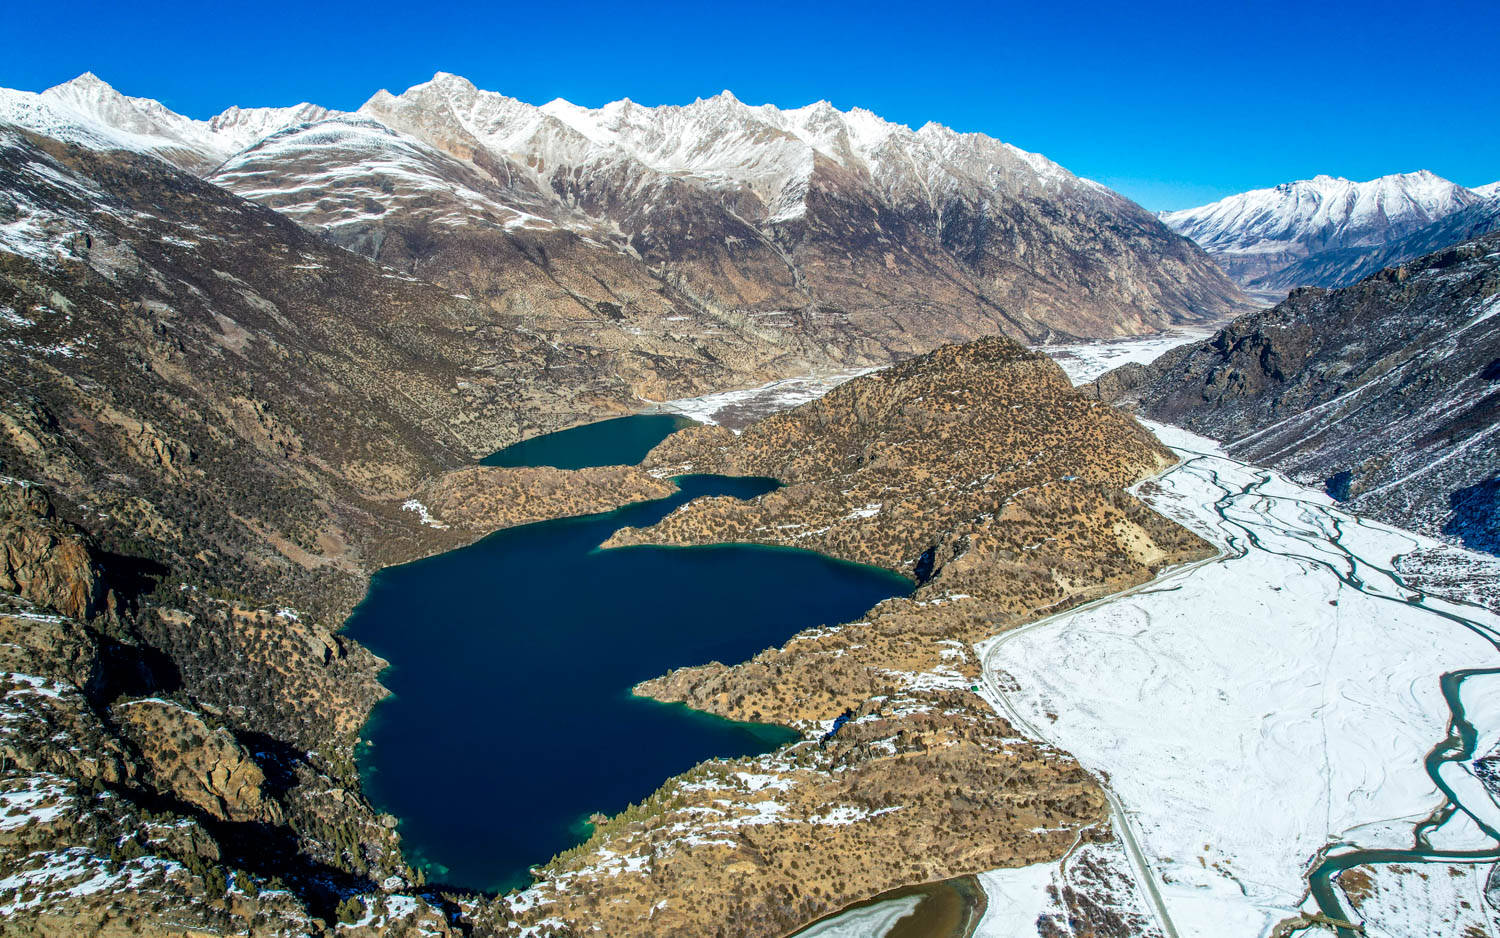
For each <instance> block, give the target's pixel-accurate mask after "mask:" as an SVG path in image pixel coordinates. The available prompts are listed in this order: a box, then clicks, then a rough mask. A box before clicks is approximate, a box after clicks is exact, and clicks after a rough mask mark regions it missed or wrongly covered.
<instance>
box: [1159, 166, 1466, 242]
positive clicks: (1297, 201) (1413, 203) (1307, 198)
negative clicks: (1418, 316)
mask: <svg viewBox="0 0 1500 938" xmlns="http://www.w3.org/2000/svg"><path fill="white" fill-rule="evenodd" d="M1482 198H1484V196H1483V195H1482V194H1480V193H1477V192H1476V190H1471V189H1465V188H1464V187H1463V186H1460V185H1458V184H1457V183H1454V182H1449V181H1448V180H1446V179H1443V178H1442V177H1440V176H1436V175H1434V174H1432V173H1430V172H1428V171H1427V170H1419V171H1417V172H1414V173H1401V174H1396V175H1391V176H1381V177H1380V178H1378V179H1371V180H1370V181H1368V182H1353V181H1351V180H1348V179H1344V178H1342V177H1333V176H1316V177H1314V178H1312V179H1301V180H1298V181H1296V182H1287V183H1282V184H1281V185H1279V186H1274V187H1272V188H1270V189H1253V190H1251V191H1249V192H1242V193H1240V194H1239V195H1232V196H1229V197H1227V198H1224V199H1220V200H1219V201H1217V202H1213V203H1210V204H1208V205H1201V206H1198V207H1197V208H1188V209H1182V210H1181V211H1176V212H1162V213H1161V215H1160V218H1161V220H1162V221H1163V222H1165V223H1166V224H1167V226H1168V227H1170V228H1171V229H1172V230H1173V231H1176V232H1177V233H1178V234H1181V235H1184V236H1186V237H1188V238H1191V239H1192V240H1194V241H1196V242H1197V243H1198V244H1199V245H1200V246H1201V247H1203V248H1204V249H1205V250H1208V251H1209V252H1211V253H1216V254H1229V255H1254V254H1278V253H1281V252H1284V251H1297V250H1308V251H1310V250H1324V249H1326V248H1334V247H1359V246H1365V245H1372V244H1382V243H1384V242H1386V241H1388V240H1390V239H1391V238H1393V237H1400V236H1401V235H1404V234H1408V233H1410V232H1412V231H1415V230H1416V229H1418V228H1421V227H1422V226H1424V225H1427V224H1430V223H1431V222H1434V221H1437V220H1438V219H1439V218H1442V217H1444V216H1446V215H1449V214H1451V213H1453V212H1456V211H1458V210H1459V209H1462V208H1465V207H1467V206H1469V205H1472V204H1474V203H1476V202H1478V201H1480V200H1481V199H1482Z"/></svg>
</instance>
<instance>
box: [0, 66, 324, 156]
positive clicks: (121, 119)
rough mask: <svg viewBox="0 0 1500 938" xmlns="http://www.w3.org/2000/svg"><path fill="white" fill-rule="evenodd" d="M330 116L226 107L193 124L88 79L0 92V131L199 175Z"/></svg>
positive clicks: (311, 109)
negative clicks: (123, 154)
mask: <svg viewBox="0 0 1500 938" xmlns="http://www.w3.org/2000/svg"><path fill="white" fill-rule="evenodd" d="M332 113H333V112H331V111H329V110H328V109H327V108H322V107H318V106H316V105H312V104H307V103H303V104H298V105H294V106H292V107H284V108H275V107H258V108H238V107H231V108H229V109H228V110H226V111H224V112H223V113H222V114H218V115H216V116H214V117H212V118H210V119H209V120H206V121H203V120H195V119H193V118H191V117H186V116H184V115H182V114H178V113H177V112H175V111H173V110H171V109H170V108H168V107H167V106H166V105H164V104H162V103H161V102H159V101H155V100H152V99H151V98H133V97H130V96H128V95H124V94H121V93H120V92H119V91H116V90H115V89H114V88H113V87H112V86H111V85H110V84H109V83H108V82H106V81H104V80H103V79H101V78H100V77H99V76H97V75H95V74H94V73H93V72H84V73H83V74H82V75H79V76H78V77H77V78H74V79H72V80H70V81H65V82H63V83H62V84H60V85H55V86H53V87H51V88H48V89H47V90H45V91H42V92H39V93H33V92H29V91H12V90H9V89H0V123H10V124H14V125H16V126H19V127H25V128H27V129H28V130H33V131H35V132H37V133H42V134H46V135H47V136H50V137H54V138H57V139H60V140H67V141H70V142H73V143H78V144H81V145H83V146H89V147H96V148H105V149H120V150H133V151H136V152H140V153H149V154H151V155H153V156H157V157H160V158H161V159H164V160H166V161H167V162H169V163H173V164H175V165H177V166H179V167H182V168H184V169H188V170H191V171H193V172H198V173H202V172H206V171H208V170H209V169H211V168H213V167H214V166H216V165H218V164H219V163H221V162H223V161H224V160H225V159H227V158H228V157H229V156H230V155H231V154H233V153H235V152H237V151H239V150H241V149H244V148H245V147H247V146H249V145H251V144H252V143H255V142H256V141H258V140H260V139H262V138H264V137H266V136H269V135H270V134H273V133H275V132H277V131H279V130H282V129H284V128H286V127H290V126H294V125H296V124H300V123H305V122H307V121H316V120H323V119H324V118H327V117H329V116H330V115H331V114H332Z"/></svg>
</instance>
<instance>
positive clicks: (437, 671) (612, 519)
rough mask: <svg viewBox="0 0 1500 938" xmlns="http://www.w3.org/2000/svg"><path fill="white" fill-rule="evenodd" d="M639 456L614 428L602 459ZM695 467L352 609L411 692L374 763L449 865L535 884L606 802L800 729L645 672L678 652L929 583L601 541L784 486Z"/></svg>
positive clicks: (382, 722) (427, 567)
mask: <svg viewBox="0 0 1500 938" xmlns="http://www.w3.org/2000/svg"><path fill="white" fill-rule="evenodd" d="M632 419H636V418H632ZM639 419H642V420H646V419H652V420H654V418H639ZM610 422H611V423H614V422H615V421H610ZM581 429H586V428H581ZM575 432H576V431H572V430H569V431H564V433H563V434H558V435H559V436H562V435H565V434H569V433H575ZM611 432H614V431H613V430H612V431H611ZM625 436H626V437H628V438H630V439H638V437H635V436H633V434H632V433H627V434H625ZM533 442H534V441H533ZM570 445H571V444H570ZM619 455H620V453H619V451H614V450H610V449H609V448H608V447H601V448H600V450H599V451H598V452H597V453H596V457H595V460H594V463H596V464H600V465H607V464H611V463H619V462H624V461H625V460H623V459H621V458H618V457H619ZM676 481H677V483H678V485H679V487H680V490H679V491H678V492H677V493H676V494H675V495H673V496H671V497H669V498H665V499H661V500H658V501H654V502H645V503H641V504H638V505H631V506H628V507H626V508H622V509H620V510H619V511H614V512H610V513H607V514H599V515H588V516H584V517H578V518H566V519H561V520H558V521H547V522H542V523H540V524H532V525H526V526H524V527H519V528H511V529H508V530H504V531H498V532H496V533H494V534H492V535H490V536H489V537H486V538H485V539H484V540H482V541H479V542H478V543H476V544H473V545H471V546H469V547H465V548H462V549H460V550H455V551H450V552H448V553H446V554H440V555H438V556H435V557H429V558H427V559H425V560H419V561H416V562H415V563H410V564H406V565H404V566H400V567H391V568H388V569H385V570H382V571H380V572H379V573H377V574H376V575H375V576H374V578H373V579H372V580H371V583H370V591H369V593H368V594H367V595H366V597H365V599H364V601H363V602H362V603H361V604H360V605H359V607H358V608H357V609H355V610H354V613H353V614H352V615H351V616H350V618H349V621H348V623H347V625H346V628H347V630H348V632H349V634H350V635H351V636H352V637H353V638H355V639H357V640H358V641H360V642H362V643H364V644H365V645H367V646H368V647H369V648H370V649H371V650H372V651H374V652H375V653H376V654H378V655H380V656H381V657H383V658H385V659H386V660H387V661H389V662H391V667H390V669H389V670H387V671H386V672H385V673H384V674H383V675H382V678H381V680H382V683H384V684H385V686H386V687H388V688H390V690H391V691H392V692H393V696H392V697H390V698H388V699H387V700H385V701H383V702H382V703H381V704H380V705H379V706H377V707H376V709H375V712H374V714H373V715H372V717H371V720H370V722H369V723H368V724H367V725H366V726H365V729H364V732H363V736H364V738H365V739H366V740H367V741H368V745H365V746H361V747H360V748H359V753H358V755H359V760H360V769H361V774H362V776H363V779H364V785H365V791H366V793H367V794H368V795H369V797H370V799H371V801H372V802H373V803H374V804H375V805H376V806H377V807H378V808H380V809H381V810H382V811H387V812H389V813H391V814H394V815H395V816H396V817H397V818H399V819H400V821H401V828H400V829H401V834H402V838H403V846H404V848H405V850H406V853H407V856H408V858H409V859H411V860H412V862H414V863H416V864H418V865H420V866H423V867H425V868H426V869H427V870H428V875H429V878H431V879H432V880H434V881H440V882H445V883H449V884H452V885H457V886H467V887H470V888H474V889H483V890H494V891H504V890H507V889H510V888H514V887H521V886H525V885H526V884H528V883H529V882H530V879H531V877H530V875H529V873H528V872H527V870H528V867H530V866H531V865H533V864H537V863H545V862H546V861H547V860H548V859H550V858H551V857H552V856H553V855H554V854H556V853H559V852H561V851H563V850H566V849H568V848H570V847H573V846H576V845H577V844H578V843H580V842H582V841H583V840H584V839H586V837H587V834H588V828H587V825H586V824H585V823H584V821H585V819H586V818H587V817H588V816H589V815H590V814H592V813H593V812H595V811H599V812H603V813H605V814H613V813H617V812H619V811H620V810H622V809H624V808H625V807H626V806H627V805H628V804H630V803H631V802H636V801H640V800H641V799H643V798H645V797H646V796H647V795H649V794H650V793H651V792H653V791H655V790H656V788H657V787H658V786H660V785H661V784H662V783H663V782H665V781H666V780H667V779H668V778H669V777H671V776H673V775H676V774H678V773H681V772H684V771H686V770H687V769H689V768H691V767H692V766H694V765H696V764H697V763H699V762H701V761H703V760H705V759H710V758H715V757H735V756H745V755H752V754H758V753H762V752H767V751H770V750H772V749H774V748H776V747H777V746H779V745H781V744H783V743H785V742H788V741H790V740H792V739H795V738H796V734H794V733H792V732H791V731H790V730H787V729H784V728H781V727H775V726H763V725H755V724H744V723H734V722H731V721H728V720H722V719H719V718H717V717H713V716H709V715H707V714H702V713H698V712H695V711H692V710H689V709H688V708H687V707H684V706H682V705H675V704H674V705H667V704H661V703H657V702H655V701H652V700H646V699H642V698H638V697H635V696H634V695H632V694H631V692H630V689H631V688H632V687H633V686H634V685H635V684H637V683H638V682H640V681H642V680H645V679H647V678H651V677H655V676H657V675H660V674H662V673H664V672H666V671H667V670H669V669H671V668H674V667H680V666H683V665H691V664H703V663H705V662H708V661H713V660H719V661H724V662H737V661H743V660H745V659H747V658H750V657H752V656H754V655H755V654H756V653H757V652H759V651H761V650H763V649H765V648H767V647H770V646H773V645H780V644H781V643H783V642H785V641H786V640H787V639H788V638H790V637H791V636H792V635H793V634H795V633H796V632H798V631H800V630H801V629H804V628H809V627H812V626H816V625H824V624H834V623H838V622H846V621H850V620H852V619H856V618H858V617H860V616H861V615H863V614H864V612H865V611H866V610H867V609H869V608H870V607H871V606H873V605H875V604H876V603H877V602H880V601H881V600H884V599H887V598H889V597H891V596H897V595H904V594H906V593H908V592H910V590H911V588H912V584H911V582H910V581H908V580H906V579H905V578H903V577H900V576H897V575H895V574H892V573H889V572H887V571H884V570H880V569H877V568H874V567H865V566H860V565H857V564H851V563H845V562H843V561H839V560H834V559H832V558H830V557H826V556H823V555H822V554H815V553H812V552H809V551H799V550H790V549H786V548H771V547H756V546H748V545H721V546H713V547H693V548H679V547H626V548H620V549H616V550H607V551H604V550H599V549H598V545H599V544H600V543H602V542H603V541H604V540H605V539H607V538H608V537H609V535H610V534H612V533H613V532H614V531H615V530H616V529H618V528H620V527H622V526H625V525H636V526H644V525H649V524H654V523H655V522H656V521H658V520H660V519H661V518H663V517H665V516H666V515H667V514H668V513H670V512H671V511H673V510H675V509H676V508H677V507H678V506H679V505H682V504H685V503H686V502H688V501H690V500H692V499H693V498H697V497H702V496H708V495H727V496H732V497H736V498H752V497H754V496H756V495H759V494H762V493H764V492H768V491H770V490H772V489H773V488H775V487H776V483H775V482H774V481H773V480H770V479H753V478H727V477H724V476H683V477H681V478H679V479H677V480H676ZM828 716H830V717H832V716H834V714H833V713H830V714H828Z"/></svg>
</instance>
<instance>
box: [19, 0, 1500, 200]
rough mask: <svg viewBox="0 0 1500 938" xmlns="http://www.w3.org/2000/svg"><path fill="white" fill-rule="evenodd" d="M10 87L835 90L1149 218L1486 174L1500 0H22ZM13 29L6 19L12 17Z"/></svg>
mask: <svg viewBox="0 0 1500 938" xmlns="http://www.w3.org/2000/svg"><path fill="white" fill-rule="evenodd" d="M26 19H27V20H28V21H29V22H28V23H26V24H25V26H24V28H23V29H22V32H21V33H20V34H18V35H14V36H13V37H12V40H11V42H9V43H7V48H6V55H5V56H4V58H3V59H0V85H3V86H6V87H11V88H24V89H28V90H33V91H35V90H41V89H42V88H45V87H47V86H49V85H52V84H56V83H57V82H60V81H65V80H67V79H68V78H71V77H73V76H74V75H77V74H78V73H80V72H83V71H93V72H95V73H97V74H98V75H99V76H100V77H101V78H103V79H105V80H106V81H108V82H110V83H111V84H112V85H114V86H115V87H116V88H118V89H119V90H121V91H123V92H125V93H126V94H132V95H140V96H145V97H153V98H157V99H159V100H161V101H163V102H164V103H165V104H167V105H168V106H169V107H171V108H173V109H174V110H177V111H181V112H183V113H186V114H190V115H192V116H194V117H207V116H209V115H211V114H213V113H216V112H218V111H220V110H222V109H223V108H225V107H227V106H229V105H231V104H241V105H260V104H293V103H296V102H298V101H302V100H311V101H313V102H315V103H318V104H323V105H326V106H328V107H334V108H350V109H352V108H354V107H357V106H358V105H359V104H360V103H362V102H363V101H364V100H365V99H366V98H367V97H368V96H369V95H370V94H371V93H372V92H374V91H375V90H377V89H379V88H388V89H390V90H392V91H399V90H401V89H404V88H406V87H408V86H410V85H412V84H415V83H417V82H420V81H424V80H426V79H427V78H430V77H431V76H432V74H433V72H435V71H438V70H442V71H450V72H456V73H458V74H461V75H464V76H467V77H468V78H470V79H471V80H473V81H474V83H475V84H477V85H479V86H480V87H481V88H487V89H490V90H493V91H500V92H503V93H505V94H509V95H512V96H514V97H517V98H520V99H522V100H526V101H531V102H533V103H537V104H540V103H543V102H545V101H548V100H551V99H552V98H554V97H564V98H567V99H569V100H571V101H574V102H576V103H579V104H586V105H599V104H603V103H604V102H606V101H610V100H613V99H615V98H620V97H629V98H631V99H633V100H635V101H639V102H641V103H643V104H664V103H686V102H688V101H691V100H692V99H694V98H696V97H700V96H708V95H712V94H716V93H717V92H719V91H721V90H723V89H725V88H728V89H730V90H731V91H733V92H734V93H735V94H736V95H737V96H738V97H739V98H740V99H741V100H744V101H746V102H748V103H751V104H760V103H763V102H768V101H769V102H771V103H774V104H778V105H783V106H797V105H801V104H806V103H809V102H811V101H816V100H818V99H825V98H826V99H827V100H829V101H832V102H833V103H834V104H835V105H837V106H838V107H841V108H848V107H852V106H855V105H858V106H861V107H866V108H869V109H870V110H872V111H875V112H876V113H878V114H880V115H881V116H883V117H886V118H888V119H890V120H895V121H898V122H901V123H905V124H911V125H912V126H921V125H922V124H923V123H925V122H926V121H928V120H933V121H937V122H939V123H942V124H947V125H949V126H951V127H954V128H956V129H959V130H966V131H981V132H983V133H987V134H990V135H992V136H995V137H998V138H1000V139H1002V140H1005V141H1008V142H1010V143H1013V144H1015V145H1017V146H1020V147H1023V148H1025V149H1028V150H1036V151H1039V152H1041V153H1044V154H1046V155H1047V156H1049V157H1051V158H1052V159H1055V160H1057V161H1058V162H1060V163H1062V164H1063V165H1064V166H1067V167H1068V168H1069V169H1071V170H1073V171H1074V172H1077V173H1079V174H1081V175H1085V176H1089V177H1091V178H1094V179H1098V180H1100V181H1102V182H1104V183H1106V184H1108V185H1111V186H1113V187H1114V188H1116V189H1118V190H1120V191H1121V192H1123V193H1125V194H1126V195H1128V196H1130V197H1132V198H1134V199H1136V200H1137V201H1139V202H1141V203H1142V204H1143V205H1145V206H1146V207H1147V208H1151V209H1166V208H1183V207H1187V206H1190V205H1196V204H1199V203H1202V202H1206V201H1210V200H1212V199H1215V198H1219V197H1221V196H1224V195H1228V194H1230V193H1233V192H1238V191H1242V190H1244V189H1249V188H1256V187H1261V186H1267V185H1273V184H1275V183H1277V182H1282V181H1285V180H1289V179H1297V178H1306V177H1309V176H1313V175H1316V174H1317V173H1320V172H1326V173H1330V174H1333V175H1343V176H1349V177H1351V178H1355V179H1368V178H1371V177H1373V176H1379V175H1384V174H1386V173H1392V172H1406V171H1411V170H1415V169H1422V168H1425V169H1430V170H1432V171H1433V172H1436V173H1438V174H1439V175H1442V176H1446V177H1447V178H1449V179H1452V180H1454V181H1455V182H1459V183H1462V184H1464V185H1480V184H1483V183H1487V182H1493V181H1495V180H1497V179H1500V79H1497V78H1496V73H1495V70H1494V56H1495V54H1496V53H1495V48H1494V44H1495V40H1496V39H1497V37H1500V2H1496V0H1455V2H1449V3H1434V4H1428V5H1426V6H1423V5H1422V4H1421V3H1420V2H1419V0H1407V2H1404V3H1394V2H1386V0H1372V2H1365V3H1356V2H1345V3H1318V2H1302V3H1291V2H1280V0H1272V2H1262V3H1249V2H1238V0H1223V2H1218V3H1215V2H1213V0H1202V2H1196V3H1188V2H1160V3H1139V4H1127V3H1103V2H1097V3H1083V2H1077V3H1069V2H1063V0H1054V2H1047V0H1038V2H1034V3H1026V4H1017V3H1004V2H999V3H972V4H971V3H941V2H926V3H923V2H910V0H909V2H906V3H900V4H886V3H881V2H872V3H861V4H845V3H816V2H811V0H804V2H800V3H787V2H779V0H774V2H763V3H748V4H747V3H730V4H719V5H714V4H710V3H656V4H635V5H631V4H621V3H594V2H571V0H561V2H543V0H532V2H528V3H525V4H515V3H490V4H455V3H444V2H439V0H429V2H420V3H412V2H402V3H391V2H386V0H368V2H364V3H361V4H358V5H354V4H319V3H316V2H313V3H306V4H303V3H285V2H280V0H272V2H262V3H256V4H222V3H176V4H167V3H150V2H143V3H137V4H128V3H119V2H118V0H115V2H111V3H94V2H91V0H70V2H65V3H64V2H53V3H46V4H27V6H26ZM6 20H7V21H8V24H10V25H18V21H17V18H16V15H15V14H11V15H10V16H7V17H6Z"/></svg>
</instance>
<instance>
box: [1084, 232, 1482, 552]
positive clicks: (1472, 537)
mask: <svg viewBox="0 0 1500 938" xmlns="http://www.w3.org/2000/svg"><path fill="white" fill-rule="evenodd" d="M1497 294H1500V234H1491V235H1487V236H1485V237H1482V238H1478V239H1476V240H1472V241H1468V242H1465V243H1463V244H1460V245H1457V246H1454V247H1451V248H1447V249H1444V250H1441V251H1438V252H1435V253H1432V254H1429V255H1427V256H1425V257H1423V258H1420V259H1419V260H1416V261H1412V262H1411V263H1409V264H1403V265H1400V266H1398V267H1395V268H1392V269H1389V270H1385V271H1382V272H1381V273H1379V274H1376V275H1374V276H1372V277H1370V278H1368V279H1366V280H1364V281H1362V282H1360V283H1358V284H1355V285H1354V286H1350V287H1344V288H1342V289H1339V290H1333V291H1326V290H1320V289H1315V288H1308V289H1303V290H1297V291H1294V292H1293V293H1292V295H1291V296H1290V297H1288V298H1287V300H1286V301H1285V302H1283V303H1281V304H1280V305H1278V306H1276V307H1275V308H1273V309H1268V310H1265V311H1263V312H1259V313H1254V314H1251V315H1249V316H1244V317H1241V318H1240V319H1237V320H1235V321H1234V322H1233V323H1231V324H1230V325H1229V326H1227V327H1225V328H1224V329H1222V330H1220V331H1219V332H1218V333H1216V334H1215V335H1214V336H1213V337H1212V338H1209V339H1207V340H1205V341H1203V342H1199V343H1196V344H1194V345H1187V346H1182V347H1179V348H1177V349H1174V350H1172V351H1171V352H1169V353H1167V354H1166V355H1164V356H1162V357H1161V358H1159V359H1157V360H1156V361H1155V362H1153V363H1152V364H1150V365H1149V366H1141V365H1128V366H1125V367H1123V368H1121V369H1117V370H1116V371H1114V372H1111V373H1109V374H1107V375H1105V376H1103V377H1101V378H1100V379H1099V380H1098V381H1097V382H1096V383H1095V384H1094V385H1093V392H1094V393H1096V394H1097V395H1098V396H1100V397H1102V398H1104V399H1106V400H1115V401H1121V402H1134V403H1136V405H1137V406H1138V407H1139V409H1140V412H1141V413H1143V414H1145V415H1147V416H1149V417H1152V418H1153V419H1157V420H1162V421H1165V422H1168V423H1174V424H1179V425H1181V426H1185V427H1187V428H1189V429H1191V430H1194V431H1196V432H1198V433H1202V434H1204V435H1206V436H1211V437H1214V438H1215V439H1219V440H1223V441H1225V442H1226V444H1227V446H1228V449H1229V451H1230V453H1232V454H1233V455H1235V456H1236V457H1238V458H1241V459H1244V460H1247V461H1249V462H1253V463H1257V464H1260V465H1269V466H1274V467H1276V468H1278V469H1282V470H1283V471H1285V472H1287V473H1288V474H1290V475H1292V476H1294V477H1295V478H1297V479H1298V480H1300V481H1303V482H1304V483H1311V484H1319V485H1325V486H1326V487H1327V489H1328V491H1329V492H1330V493H1331V494H1333V495H1334V496H1335V497H1337V498H1339V499H1341V500H1345V501H1347V502H1348V503H1349V504H1350V506H1351V508H1352V509H1353V510H1354V511H1356V512H1358V513H1360V514H1368V515H1372V516H1374V517H1377V518H1381V519H1384V520H1388V521H1391V522H1392V523H1395V524H1398V525H1401V526H1402V527H1409V528H1414V529H1417V530H1422V531H1426V532H1430V533H1443V534H1446V535H1448V536H1449V537H1452V538H1456V539H1458V540H1460V541H1462V542H1463V543H1465V544H1466V545H1469V546H1472V547H1475V548H1478V549H1481V550H1487V551H1492V552H1493V551H1495V550H1497V548H1500V528H1497V524H1500V520H1497V519H1500V495H1497V493H1500V479H1497V476H1496V466H1497V461H1496V453H1497V452H1500V442H1497V437H1496V427H1497V426H1500V419H1497V418H1500V384H1497V382H1500V315H1497V313H1500V296H1497Z"/></svg>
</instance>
